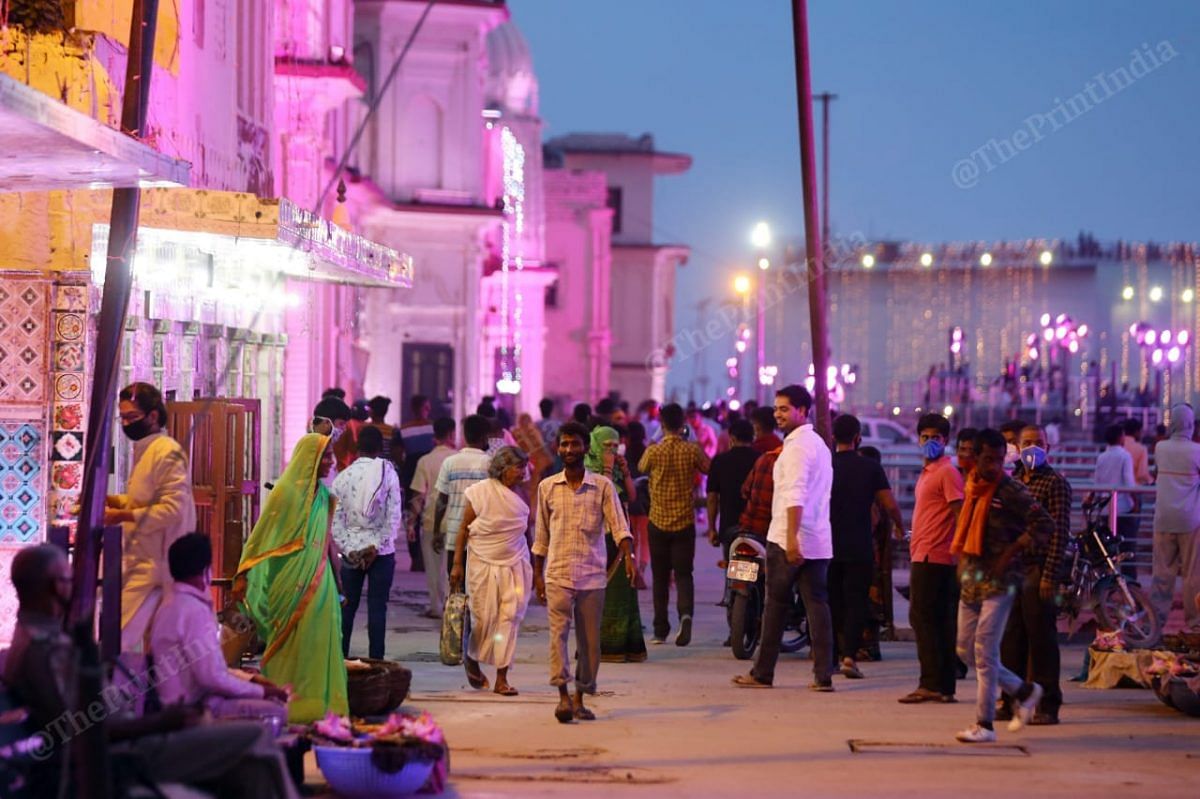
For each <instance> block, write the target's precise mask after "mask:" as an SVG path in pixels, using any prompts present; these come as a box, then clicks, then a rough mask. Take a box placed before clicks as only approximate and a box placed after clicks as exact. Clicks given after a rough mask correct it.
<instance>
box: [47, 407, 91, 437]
mask: <svg viewBox="0 0 1200 799" xmlns="http://www.w3.org/2000/svg"><path fill="white" fill-rule="evenodd" d="M53 422H54V424H53V427H52V429H53V430H75V431H80V430H83V424H84V416H83V403H82V402H56V403H54V420H53Z"/></svg>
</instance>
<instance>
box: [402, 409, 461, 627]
mask: <svg viewBox="0 0 1200 799" xmlns="http://www.w3.org/2000/svg"><path fill="white" fill-rule="evenodd" d="M433 441H434V447H433V451H432V452H430V453H428V454H426V455H423V456H421V460H419V461H417V469H416V471H415V472H413V480H412V486H411V487H410V489H409V497H408V511H409V514H408V519H409V524H408V540H409V541H416V540H417V539H418V538H419V539H420V540H421V555H422V557H423V559H424V561H425V584H426V586H427V587H428V589H429V608H428V609H427V610H426V611H425V615H426V616H427V617H429V618H431V619H440V618H441V617H442V609H443V608H444V607H445V605H446V595H447V594H448V593H449V591H450V589H449V585H448V577H447V570H446V567H445V564H444V563H443V556H444V555H445V553H444V552H435V551H434V549H433V537H434V536H433V531H434V530H435V529H436V528H435V527H434V514H435V511H436V510H437V503H436V502H430V501H429V499H430V496H429V495H430V494H431V493H432V492H433V489H434V485H435V484H436V483H437V478H438V473H439V472H440V471H441V469H442V464H443V463H445V462H446V459H447V458H449V457H450V456H451V455H453V454H454V420H453V419H449V418H445V419H437V420H435V421H434V423H433Z"/></svg>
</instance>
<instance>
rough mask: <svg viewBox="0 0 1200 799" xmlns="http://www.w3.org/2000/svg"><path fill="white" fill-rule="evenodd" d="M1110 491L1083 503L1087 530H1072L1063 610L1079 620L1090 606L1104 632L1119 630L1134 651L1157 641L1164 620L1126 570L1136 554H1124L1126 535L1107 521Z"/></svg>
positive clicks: (1073, 621) (1061, 610)
mask: <svg viewBox="0 0 1200 799" xmlns="http://www.w3.org/2000/svg"><path fill="white" fill-rule="evenodd" d="M1110 501H1111V495H1108V494H1105V495H1103V496H1100V497H1096V498H1089V499H1088V500H1087V501H1085V502H1084V503H1083V514H1084V520H1085V522H1086V524H1087V528H1086V529H1085V530H1084V531H1082V532H1078V533H1073V534H1072V536H1071V541H1070V542H1069V544H1068V549H1067V562H1068V563H1070V564H1071V570H1070V576H1069V577H1068V583H1067V586H1066V589H1065V592H1064V594H1063V595H1062V605H1061V607H1060V613H1065V615H1067V616H1068V617H1069V618H1070V619H1071V621H1072V629H1074V623H1075V621H1076V620H1077V619H1078V617H1079V613H1080V611H1082V610H1084V609H1088V610H1091V611H1092V613H1093V614H1094V615H1095V617H1096V621H1097V623H1098V624H1099V625H1100V626H1101V627H1102V628H1103V629H1105V630H1117V631H1118V632H1120V633H1121V638H1122V640H1123V641H1125V643H1126V645H1128V646H1129V647H1130V648H1132V649H1140V648H1142V647H1146V646H1150V645H1152V644H1155V643H1157V641H1158V639H1159V637H1160V635H1161V634H1162V619H1160V618H1158V614H1157V613H1155V612H1154V607H1153V606H1152V605H1151V604H1150V598H1149V597H1148V596H1147V595H1146V592H1145V591H1143V590H1142V588H1141V587H1140V586H1139V585H1138V584H1137V583H1136V582H1134V581H1132V580H1129V579H1127V578H1126V577H1125V576H1124V575H1123V574H1121V568H1120V564H1121V561H1123V560H1126V559H1127V558H1130V557H1132V556H1133V555H1132V553H1129V552H1121V536H1120V535H1119V534H1118V533H1117V532H1116V531H1114V530H1113V529H1112V527H1111V526H1110V525H1109V523H1108V512H1107V507H1108V503H1109V502H1110Z"/></svg>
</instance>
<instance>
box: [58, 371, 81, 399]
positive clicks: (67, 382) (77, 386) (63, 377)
mask: <svg viewBox="0 0 1200 799" xmlns="http://www.w3.org/2000/svg"><path fill="white" fill-rule="evenodd" d="M82 396H83V375H81V374H79V373H77V372H63V373H62V374H60V375H58V376H57V377H56V378H55V379H54V397H55V399H60V400H77V399H79V398H80V397H82Z"/></svg>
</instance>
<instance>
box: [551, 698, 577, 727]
mask: <svg viewBox="0 0 1200 799" xmlns="http://www.w3.org/2000/svg"><path fill="white" fill-rule="evenodd" d="M554 718H556V719H558V720H559V721H561V722H562V723H563V724H570V723H571V720H572V719H574V718H575V708H574V707H573V706H572V705H571V697H570V696H568V695H567V694H560V695H559V697H558V707H556V708H554Z"/></svg>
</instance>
